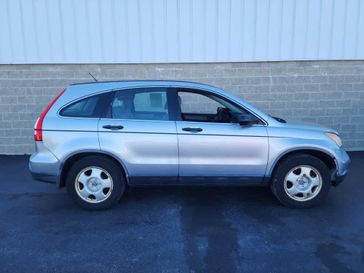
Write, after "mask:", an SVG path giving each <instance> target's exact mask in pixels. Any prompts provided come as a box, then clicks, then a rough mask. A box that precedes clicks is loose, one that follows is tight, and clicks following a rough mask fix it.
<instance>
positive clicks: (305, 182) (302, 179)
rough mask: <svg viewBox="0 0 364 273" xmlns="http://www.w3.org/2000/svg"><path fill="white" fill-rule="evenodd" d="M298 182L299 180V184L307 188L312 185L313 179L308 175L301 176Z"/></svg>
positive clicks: (302, 187)
mask: <svg viewBox="0 0 364 273" xmlns="http://www.w3.org/2000/svg"><path fill="white" fill-rule="evenodd" d="M297 182H298V186H299V187H300V188H301V189H305V188H308V186H309V185H310V182H311V180H310V179H309V178H308V177H306V176H301V177H300V178H298V181H297Z"/></svg>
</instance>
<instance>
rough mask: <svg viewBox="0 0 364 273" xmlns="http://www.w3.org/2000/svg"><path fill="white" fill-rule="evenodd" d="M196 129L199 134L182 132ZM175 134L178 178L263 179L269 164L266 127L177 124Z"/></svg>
mask: <svg viewBox="0 0 364 273" xmlns="http://www.w3.org/2000/svg"><path fill="white" fill-rule="evenodd" d="M195 127H198V128H200V129H202V131H201V132H195V133H194V132H186V131H183V128H195ZM177 132H178V143H179V165H180V167H179V175H180V176H182V177H194V176H208V177H210V179H212V178H213V177H257V178H263V177H264V174H265V170H266V165H267V160H268V137H267V132H266V128H265V126H261V125H256V126H250V127H243V126H240V125H239V124H237V123H204V122H185V121H178V122H177Z"/></svg>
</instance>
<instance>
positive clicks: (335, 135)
mask: <svg viewBox="0 0 364 273" xmlns="http://www.w3.org/2000/svg"><path fill="white" fill-rule="evenodd" d="M325 135H327V136H328V137H329V138H331V140H332V141H334V142H335V143H336V144H337V146H339V147H341V146H342V145H343V143H342V141H341V138H340V137H339V136H338V135H337V134H334V133H329V132H325Z"/></svg>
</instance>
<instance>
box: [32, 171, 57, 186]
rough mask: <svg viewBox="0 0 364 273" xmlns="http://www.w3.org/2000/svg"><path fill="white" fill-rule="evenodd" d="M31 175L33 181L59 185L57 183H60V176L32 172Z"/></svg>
mask: <svg viewBox="0 0 364 273" xmlns="http://www.w3.org/2000/svg"><path fill="white" fill-rule="evenodd" d="M30 174H31V175H32V177H33V179H35V180H38V181H41V182H46V183H51V184H57V181H58V176H54V175H49V174H42V173H35V172H32V171H30Z"/></svg>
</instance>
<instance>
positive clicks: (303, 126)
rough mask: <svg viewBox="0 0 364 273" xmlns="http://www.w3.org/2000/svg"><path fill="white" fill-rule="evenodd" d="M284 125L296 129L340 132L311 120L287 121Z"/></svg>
mask: <svg viewBox="0 0 364 273" xmlns="http://www.w3.org/2000/svg"><path fill="white" fill-rule="evenodd" d="M282 125H283V126H284V127H288V128H292V129H296V130H311V131H320V132H330V133H335V134H338V132H337V131H336V130H334V129H331V128H328V127H322V126H320V125H318V124H315V123H311V122H305V121H300V122H297V123H296V122H292V123H291V122H290V121H287V123H282Z"/></svg>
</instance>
